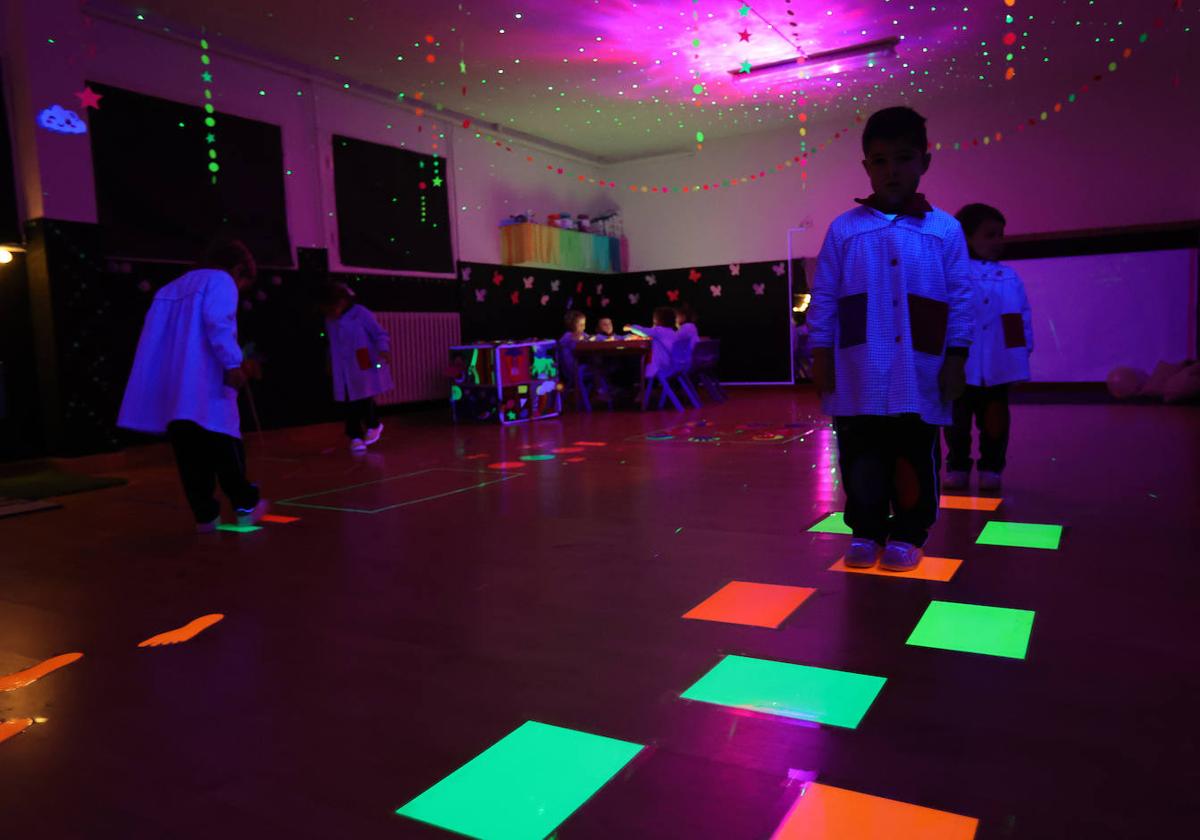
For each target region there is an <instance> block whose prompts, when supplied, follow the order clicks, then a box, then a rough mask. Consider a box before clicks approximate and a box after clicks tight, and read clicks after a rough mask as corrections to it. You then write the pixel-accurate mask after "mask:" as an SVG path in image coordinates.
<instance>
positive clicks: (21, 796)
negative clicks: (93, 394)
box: [0, 391, 1200, 840]
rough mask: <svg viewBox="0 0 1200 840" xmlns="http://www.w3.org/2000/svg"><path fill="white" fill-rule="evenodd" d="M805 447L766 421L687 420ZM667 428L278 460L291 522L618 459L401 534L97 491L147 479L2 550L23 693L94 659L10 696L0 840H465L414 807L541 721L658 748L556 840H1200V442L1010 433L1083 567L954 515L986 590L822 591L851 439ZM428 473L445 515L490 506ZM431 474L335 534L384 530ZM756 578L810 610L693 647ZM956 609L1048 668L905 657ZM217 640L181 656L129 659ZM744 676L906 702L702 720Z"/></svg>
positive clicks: (515, 434) (261, 473) (68, 501)
mask: <svg viewBox="0 0 1200 840" xmlns="http://www.w3.org/2000/svg"><path fill="white" fill-rule="evenodd" d="M815 415H816V406H815V403H814V401H813V400H812V398H811V396H809V395H807V394H804V393H800V394H794V393H792V392H790V391H774V392H745V391H743V392H739V393H736V394H735V395H734V398H733V399H732V400H731V401H730V402H729V403H728V404H726V405H723V406H720V407H717V408H706V409H704V410H703V411H702V412H698V413H693V414H692V415H691V416H703V417H706V418H709V419H711V420H712V421H713V422H715V423H721V424H724V425H736V424H738V423H750V422H765V423H770V424H782V423H796V424H799V425H798V426H796V427H795V428H796V430H797V431H799V432H803V431H806V430H807V429H808V428H810V425H809V420H810V419H814V422H813V424H812V425H816V424H817V422H819V421H816V420H815ZM672 422H674V420H673V418H672V416H671V415H668V414H666V413H658V414H650V415H640V414H634V413H615V414H607V413H598V414H595V415H592V416H590V417H580V416H570V417H567V418H564V419H562V420H561V421H559V420H550V421H543V422H541V423H539V424H536V425H533V426H518V427H511V428H507V429H499V428H496V427H490V426H468V427H458V428H455V427H452V426H450V425H449V424H448V423H447V422H445V420H444V418H443V417H442V416H441V415H440V414H439V415H437V416H430V415H425V416H415V415H414V416H407V417H394V418H391V419H389V423H388V429H387V431H386V433H385V438H384V440H383V442H382V443H381V444H380V445H379V447H377V448H374V449H372V451H371V453H370V454H369V455H368V456H367V457H365V458H361V459H357V460H356V459H354V458H353V457H351V455H350V454H349V453H347V452H345V451H344V450H343V449H342V448H341V447H342V442H341V440H340V439H339V437H338V430H337V429H335V428H334V427H332V426H327V427H319V428H308V429H299V430H292V431H288V432H278V433H272V434H269V435H268V440H267V442H266V445H265V447H262V446H260V445H259V443H258V441H257V440H255V439H254V438H251V439H250V440H249V444H250V448H251V453H252V465H253V472H254V474H255V475H256V476H257V477H258V479H259V480H260V481H261V482H262V484H263V486H264V488H265V489H266V491H267V492H268V494H269V495H270V496H271V497H272V498H275V499H280V498H284V497H292V496H297V495H301V494H308V493H315V492H319V491H322V490H328V489H331V488H337V487H345V486H347V485H353V484H358V483H362V482H368V481H372V480H376V479H381V478H386V477H390V476H397V475H403V474H407V473H411V472H415V471H418V470H424V469H429V468H452V469H456V470H467V471H470V472H477V473H479V474H480V476H481V478H480V480H481V481H483V480H490V479H493V478H495V477H497V474H496V473H494V472H490V471H488V470H487V469H486V465H487V464H489V463H491V462H494V461H504V460H515V459H516V458H517V457H519V456H520V455H522V454H527V453H528V452H529V451H530V450H524V449H522V448H521V447H522V446H525V445H532V446H543V445H548V444H552V445H553V446H563V445H569V444H571V443H572V442H574V441H577V440H581V439H582V440H592V441H604V442H607V443H608V446H606V447H603V448H594V449H591V450H589V451H587V452H585V453H583V455H584V456H585V457H586V458H587V460H586V461H584V462H581V463H574V464H569V463H565V460H564V459H565V458H567V457H572V456H571V455H563V456H560V457H559V458H558V459H557V460H555V461H549V462H541V463H529V464H528V465H527V466H526V467H525V468H524V469H523V470H522V472H523V474H522V475H520V476H519V477H517V478H515V479H513V480H510V481H505V482H502V483H497V484H492V485H489V486H486V487H482V488H479V489H476V490H472V491H470V492H466V493H461V494H457V495H449V496H443V497H442V498H438V499H434V500H431V501H425V502H420V503H417V504H411V505H408V506H404V507H396V508H393V509H391V510H387V511H384V512H381V513H376V514H364V513H343V512H335V511H328V510H309V509H298V508H286V507H280V508H278V509H277V511H276V512H277V513H291V514H293V515H298V516H301V517H303V519H302V521H300V522H296V523H293V524H290V525H273V526H269V527H267V528H266V529H265V530H263V531H261V532H259V533H256V534H251V535H237V534H221V535H215V536H210V537H203V538H198V537H196V536H194V535H192V534H191V533H189V528H190V520H189V517H188V515H187V513H186V509H185V507H184V505H183V500H182V497H181V493H180V491H179V489H178V487H177V486H176V483H175V478H174V475H173V473H172V471H171V468H170V465H169V462H168V461H167V460H165V457H166V453H165V451H164V450H162V449H159V448H148V449H141V450H132V451H130V452H128V453H127V454H126V455H125V456H123V457H122V458H117V459H107V460H105V459H100V460H97V461H93V462H91V463H90V464H89V469H91V470H93V471H97V472H103V471H107V472H110V473H111V472H114V471H116V472H118V473H119V474H122V475H126V476H128V477H129V479H130V484H129V485H128V486H126V487H122V488H116V489H111V490H104V491H99V492H95V493H90V494H87V495H82V496H74V497H67V498H65V499H63V500H62V501H63V505H64V507H63V509H61V510H58V511H52V512H48V513H39V514H32V515H28V516H22V517H17V518H13V519H7V520H0V674H5V673H9V672H11V671H15V670H19V669H21V668H24V667H28V666H29V665H32V664H34V663H35V662H38V661H40V660H42V659H45V658H46V657H49V656H52V655H54V654H59V653H66V652H70V651H75V650H79V651H83V652H84V653H85V657H84V658H83V660H81V661H80V662H78V663H76V664H74V665H71V666H69V667H67V668H65V669H63V670H61V671H59V672H56V673H54V674H52V675H50V676H48V677H46V678H44V679H42V680H41V681H40V682H38V683H36V684H34V685H31V686H29V687H27V688H24V689H20V690H17V691H13V692H8V693H5V694H0V718H12V717H17V716H31V717H32V716H44V717H46V718H47V722H46V723H45V724H43V725H38V726H35V727H33V728H32V729H31V730H29V731H27V732H25V733H24V734H22V735H20V736H17V737H16V738H13V739H11V740H9V741H7V742H5V743H3V744H0V836H3V837H36V838H76V837H78V838H109V837H113V838H158V837H163V838H167V837H169V838H206V840H210V839H211V838H213V837H235V838H241V837H263V838H266V837H271V838H274V837H288V838H375V837H379V838H408V837H412V838H425V837H428V838H436V837H442V836H446V835H445V834H443V833H442V832H440V831H438V830H435V829H431V828H427V827H424V826H421V825H418V824H415V823H412V822H409V821H407V820H404V819H402V818H400V817H397V816H395V815H394V814H393V813H392V812H393V810H394V809H395V808H396V807H398V806H399V805H401V804H403V803H404V802H406V801H407V800H408V799H410V798H411V797H413V796H414V795H416V794H417V793H419V792H421V791H422V790H424V789H425V788H427V787H428V786H430V785H431V784H433V783H434V782H436V781H438V780H439V779H441V778H442V777H443V776H445V775H446V774H447V773H449V772H450V771H452V770H453V769H454V768H456V767H457V766H459V765H461V764H462V763H464V762H465V761H467V760H468V759H470V758H472V757H473V756H475V755H476V754H478V753H479V752H480V751H482V750H483V749H485V748H486V747H488V746H490V745H491V744H493V743H494V742H495V741H497V740H498V739H500V738H501V737H503V736H504V735H506V734H507V733H508V732H510V731H511V730H513V729H514V728H515V727H517V726H518V725H519V724H521V723H522V722H524V721H525V720H528V719H534V720H540V721H544V722H547V723H553V724H558V725H562V726H568V727H572V728H576V729H581V730H585V731H588V732H594V733H598V734H603V735H609V736H612V737H616V738H621V739H626V740H630V741H636V742H639V743H645V744H650V745H652V749H651V750H648V751H646V752H645V753H643V755H642V756H641V757H639V758H638V759H637V760H636V761H635V763H634V764H633V765H631V766H630V768H628V769H627V770H626V771H625V772H623V773H622V774H620V775H618V776H617V777H616V778H614V779H613V780H612V782H610V784H609V785H608V786H606V787H605V788H604V789H603V790H601V792H600V793H599V794H598V795H597V796H596V797H595V798H594V799H592V800H591V801H590V802H588V803H587V804H586V805H585V806H584V807H583V808H581V809H580V810H579V811H578V812H577V813H576V814H575V815H574V816H573V817H572V818H571V819H569V820H568V821H567V822H566V823H564V825H563V826H562V828H561V829H560V831H559V835H558V836H559V838H560V840H577V838H579V839H580V840H581V839H582V838H720V839H721V840H741V838H746V839H747V840H757V838H767V837H769V835H770V833H771V831H772V830H773V828H774V827H775V825H776V824H777V823H778V822H779V820H780V819H781V817H782V815H783V814H784V812H785V811H786V809H787V807H788V805H789V804H790V803H791V802H792V800H793V799H794V797H795V795H796V792H797V785H796V783H795V782H793V783H791V784H790V785H789V779H788V777H789V771H790V770H791V771H795V770H802V771H810V772H812V771H815V772H816V773H817V775H818V778H819V779H820V780H821V781H823V782H826V783H829V784H833V785H837V786H840V787H845V788H850V789H853V790H857V791H863V792H867V793H871V794H876V795H880V796H886V797H890V798H894V799H899V800H903V801H906V802H913V803H917V804H920V805H925V806H929V807H933V808H939V809H944V810H949V811H953V812H957V813H962V814H967V815H970V816H974V817H978V818H979V819H980V820H981V827H980V831H979V835H978V836H979V837H981V838H997V837H1004V838H1007V837H1037V838H1041V837H1046V838H1088V840H1090V838H1101V837H1119V838H1141V837H1146V838H1150V837H1155V838H1159V837H1184V836H1195V835H1194V834H1193V832H1194V831H1195V826H1196V819H1197V806H1196V804H1195V803H1196V801H1197V797H1196V795H1195V790H1196V784H1195V783H1196V782H1197V769H1196V768H1197V763H1198V761H1200V751H1198V750H1197V735H1196V711H1197V707H1198V702H1200V693H1198V691H1197V689H1198V688H1200V676H1198V675H1200V657H1198V656H1197V638H1198V632H1197V631H1198V630H1200V619H1198V614H1200V613H1198V610H1197V603H1198V601H1197V599H1198V597H1200V515H1198V513H1200V412H1197V411H1196V410H1195V409H1178V408H1175V409H1172V408H1164V407H1154V406H1094V405H1093V406H1048V405H1038V406H1018V407H1016V408H1015V432H1014V441H1013V446H1012V452H1011V466H1010V469H1009V472H1008V474H1007V475H1006V479H1007V487H1006V494H1005V504H1004V506H1003V507H1002V508H1001V510H1000V512H999V513H998V514H996V515H995V516H996V518H1007V519H1012V520H1017V521H1032V522H1047V523H1062V524H1064V525H1066V526H1068V530H1067V533H1066V537H1065V541H1064V544H1063V548H1062V550H1061V551H1058V552H1043V551H1036V550H1028V549H1003V548H990V547H977V546H975V545H973V539H974V537H975V535H976V534H977V533H978V531H979V529H980V528H981V527H982V524H983V523H984V522H985V521H986V519H987V518H988V516H989V515H988V514H982V513H969V512H960V511H944V512H943V513H942V517H941V520H940V522H939V523H938V525H937V526H936V528H935V530H934V533H933V536H932V538H931V540H930V544H929V546H928V549H929V551H930V552H931V553H934V554H939V555H943V556H951V557H961V558H964V559H965V563H964V565H963V567H962V568H961V570H960V571H959V573H958V576H957V577H956V578H955V579H954V580H953V581H952V582H950V583H947V584H941V583H926V582H921V581H900V580H887V579H880V578H874V577H865V576H850V575H844V574H838V573H833V572H828V571H826V568H827V567H828V566H829V565H830V564H831V563H832V562H833V560H834V559H836V558H837V557H838V556H839V554H840V552H841V550H842V548H843V547H844V545H845V539H846V538H844V537H837V536H826V535H810V534H807V533H805V531H804V528H805V527H807V525H809V524H810V523H811V522H812V521H814V520H815V519H817V518H818V516H820V515H821V514H823V513H825V512H826V511H829V510H834V509H840V507H841V501H840V498H839V495H838V491H837V488H836V486H835V484H834V480H835V478H836V477H835V476H834V475H833V474H832V473H830V468H831V467H832V465H833V453H832V451H830V445H831V440H832V439H831V436H830V434H829V433H828V432H827V431H822V432H818V433H816V434H812V435H810V436H809V437H808V438H807V440H806V441H805V442H804V443H799V442H792V443H789V444H786V445H776V444H723V445H721V446H715V445H712V444H699V443H686V442H675V441H669V442H668V441H662V442H653V441H645V440H630V438H632V437H634V436H636V435H641V434H644V433H645V432H648V431H651V430H653V429H656V428H661V427H663V426H666V425H670V424H671V423H672ZM335 446H336V447H337V448H336V449H334V450H330V447H335ZM484 453H486V455H487V456H488V457H487V458H486V459H473V460H471V459H468V456H471V455H477V454H484ZM423 475H425V476H427V477H429V485H428V488H429V489H430V491H431V492H430V495H432V494H433V493H442V492H447V491H448V490H450V489H454V488H455V487H456V486H459V485H458V484H457V483H456V482H458V481H459V478H460V477H461V476H465V478H466V479H467V480H468V481H469V480H474V479H473V476H471V475H470V474H453V473H444V472H435V473H425V474H423ZM420 478H421V477H420V476H415V477H411V478H407V479H398V480H397V481H395V482H388V483H385V484H379V485H372V487H371V488H367V489H361V488H360V489H359V490H358V491H351V492H350V493H348V494H343V495H342V496H341V497H322V498H320V499H310V500H309V501H312V502H315V503H319V504H327V503H330V501H331V500H333V502H332V503H333V504H334V505H340V504H345V505H346V506H349V507H359V508H360V509H374V508H376V507H384V506H388V505H393V504H398V503H399V502H402V501H406V500H411V499H412V498H414V497H415V496H417V495H419V494H420V493H421V492H423V491H422V489H421V488H422V485H421V483H420V481H419V480H418V479H420ZM336 498H340V499H341V500H340V501H338V500H336ZM347 499H352V500H353V503H352V504H351V503H348V502H347ZM1001 514H1002V515H1003V516H1001ZM680 528H682V530H681V531H680V530H678V529H680ZM731 579H744V580H753V581H763V582H772V583H785V584H795V585H801V586H815V587H817V588H818V592H817V593H816V594H815V595H814V596H813V597H812V598H810V599H809V601H808V602H807V603H805V604H804V605H803V606H801V607H800V609H799V610H798V611H797V612H796V613H795V614H794V615H793V616H792V618H791V619H790V620H789V621H788V622H787V623H785V624H784V626H783V629H781V630H777V631H776V630H764V629H756V628H750V627H739V626H732V625H723V624H712V623H706V622H696V621H684V620H682V619H680V615H681V614H682V613H683V612H685V611H686V610H688V609H689V608H691V607H692V606H694V605H695V604H697V603H698V602H699V601H701V600H702V599H704V598H705V597H707V596H708V595H710V594H711V593H713V592H714V591H715V590H716V589H718V588H719V587H720V586H721V585H723V584H724V583H726V582H727V581H729V580H731ZM931 598H943V599H947V600H956V601H966V602H973V603H980V604H988V605H993V606H1008V607H1018V608H1024V609H1032V610H1036V611H1037V618H1036V620H1035V622H1034V627H1033V635H1032V639H1031V643H1030V648H1029V656H1028V659H1027V660H1025V661H1017V660H1008V659H999V658H994V657H987V656H977V655H972V654H964V653H953V652H948V651H941V650H932V649H924V648H915V647H908V646H906V645H905V644H904V642H905V639H906V638H907V637H908V634H909V632H910V631H911V630H912V627H913V626H914V625H915V623H916V621H917V619H918V617H919V616H920V615H921V613H922V612H923V610H924V609H925V607H926V605H927V604H928V602H929V601H930V599H931ZM210 612H222V613H225V615H226V619H225V620H224V621H223V622H221V623H220V624H217V625H216V626H215V627H213V628H212V629H210V630H208V631H206V632H205V633H204V634H202V635H201V636H199V637H197V638H196V639H195V640H193V641H191V642H188V643H186V644H183V645H178V646H175V647H167V648H160V649H153V650H150V649H138V648H137V647H136V645H137V642H139V641H140V640H142V639H144V638H146V637H148V636H150V635H153V634H154V633H157V632H160V631H163V630H167V629H169V628H172V627H175V626H178V625H180V624H183V623H184V622H186V621H188V620H190V619H191V618H194V617H196V616H199V615H201V614H204V613H210ZM723 652H736V653H744V654H749V655H755V656H762V657H766V658H775V659H782V660H789V661H794V662H801V663H805V664H810V665H819V666H825V667H832V668H839V669H844V670H850V671H859V672H863V673H869V674H878V675H882V676H886V677H888V683H887V685H886V687H885V688H884V690H883V692H882V693H881V694H880V696H879V698H878V700H877V701H876V703H875V705H874V706H873V707H872V708H871V709H870V711H869V712H868V713H867V715H866V717H865V719H864V720H863V722H862V725H861V726H860V727H859V728H858V729H857V730H854V731H850V730H844V729H836V728H818V727H810V726H797V725H788V724H786V723H780V722H776V721H774V720H770V719H764V718H760V717H746V716H739V715H734V714H731V713H730V712H728V711H726V710H723V709H721V708H718V707H714V706H710V705H705V704H700V703H689V702H686V701H682V700H680V699H679V697H678V695H679V693H680V692H681V691H682V690H684V689H685V688H687V687H688V686H689V685H690V684H691V683H692V682H693V681H694V680H695V679H696V678H698V677H699V676H700V675H701V674H703V673H704V672H705V671H706V670H708V669H709V668H710V667H711V666H712V665H713V664H715V663H716V661H717V660H718V658H719V656H720V655H721V653H723Z"/></svg>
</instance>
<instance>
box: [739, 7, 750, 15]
mask: <svg viewBox="0 0 1200 840" xmlns="http://www.w3.org/2000/svg"><path fill="white" fill-rule="evenodd" d="M738 14H739V15H741V16H742V17H746V16H748V15H749V14H750V7H749V6H747V5H745V4H743V5H742V8H740V9H738Z"/></svg>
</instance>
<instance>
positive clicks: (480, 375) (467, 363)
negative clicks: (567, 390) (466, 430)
mask: <svg viewBox="0 0 1200 840" xmlns="http://www.w3.org/2000/svg"><path fill="white" fill-rule="evenodd" d="M450 370H451V375H452V377H453V382H452V384H451V386H450V411H451V414H452V415H453V417H454V422H456V423H457V422H459V421H460V420H476V421H479V420H482V421H493V420H499V421H500V422H501V423H504V424H508V423H524V422H526V421H529V420H540V419H542V418H544V417H557V416H558V414H559V413H560V412H561V411H562V386H561V385H559V382H558V361H557V354H556V342H554V341H517V342H505V343H503V344H495V343H490V344H463V345H459V346H456V347H451V348H450Z"/></svg>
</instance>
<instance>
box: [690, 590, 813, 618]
mask: <svg viewBox="0 0 1200 840" xmlns="http://www.w3.org/2000/svg"><path fill="white" fill-rule="evenodd" d="M816 591H817V590H815V589H812V588H809V587H807V586H779V585H777V584H773V583H749V582H747V581H744V580H735V581H733V582H731V583H727V584H726V585H725V586H723V587H721V589H719V590H718V591H717V592H716V593H715V594H713V595H710V596H709V597H708V598H706V599H705V600H704V601H702V602H701V603H700V604H698V605H697V606H695V607H693V608H692V609H690V610H688V611H687V612H685V613H684V614H683V617H684V618H695V619H700V620H702V621H721V622H724V623H726V624H749V625H751V626H753V627H778V626H779V625H780V624H782V623H783V621H784V619H786V618H787V617H788V616H789V615H791V614H792V612H793V611H794V610H795V609H796V607H798V606H800V605H801V604H803V603H804V601H805V599H807V598H808V596H809V595H811V594H813V593H814V592H816Z"/></svg>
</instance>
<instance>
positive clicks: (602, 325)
mask: <svg viewBox="0 0 1200 840" xmlns="http://www.w3.org/2000/svg"><path fill="white" fill-rule="evenodd" d="M616 337H617V336H616V331H615V330H614V329H613V321H612V318H610V317H608V316H607V315H602V316H601V317H600V319H599V320H598V321H596V340H597V341H612V340H614V339H615V338H616Z"/></svg>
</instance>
